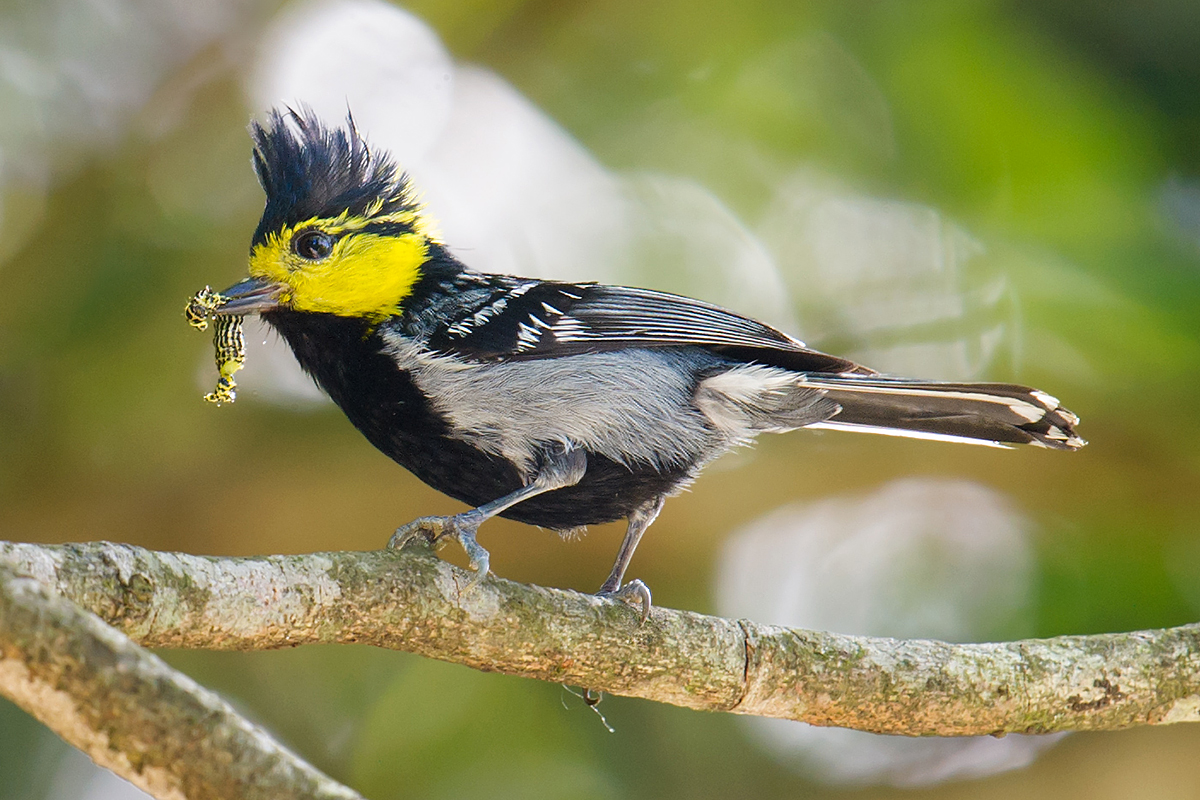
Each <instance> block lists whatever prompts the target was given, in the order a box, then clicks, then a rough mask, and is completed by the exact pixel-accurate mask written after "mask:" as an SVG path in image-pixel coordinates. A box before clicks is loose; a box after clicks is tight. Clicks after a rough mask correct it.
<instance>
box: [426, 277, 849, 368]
mask: <svg viewBox="0 0 1200 800" xmlns="http://www.w3.org/2000/svg"><path fill="white" fill-rule="evenodd" d="M448 289H450V291H451V292H452V293H453V294H454V296H455V297H456V302H455V304H454V306H453V307H454V309H455V313H454V314H453V315H449V318H448V316H447V315H446V313H445V312H446V310H447V309H448V308H449V307H450V305H449V303H446V304H439V305H440V307H441V310H442V313H441V314H439V315H438V316H439V318H440V320H439V324H438V325H437V326H436V328H435V329H433V330H428V339H427V341H428V344H429V346H430V347H431V348H433V349H435V350H439V351H442V352H448V353H454V354H457V355H461V356H464V357H467V358H472V359H482V360H506V361H509V360H526V359H542V358H557V357H560V356H568V355H577V354H579V353H594V352H600V351H605V350H619V349H623V348H628V347H681V346H698V347H705V348H707V349H710V350H712V351H714V352H719V353H722V354H725V355H728V356H730V357H731V358H736V359H740V360H745V361H757V362H759V363H764V364H771V365H775V366H782V367H786V368H788V369H795V370H800V371H806V372H833V373H846V372H852V373H866V374H870V373H871V370H868V369H866V368H865V367H860V366H858V365H857V364H855V363H853V362H851V361H846V360H845V359H841V358H835V357H834V356H829V355H826V354H824V353H819V352H817V351H816V350H810V349H808V348H806V347H805V346H804V343H803V342H800V341H797V340H796V339H793V338H792V337H790V336H788V335H786V334H784V333H781V332H779V331H777V330H775V329H774V328H772V327H770V326H768V325H764V324H763V323H761V322H758V321H756V320H753V319H750V318H749V317H743V316H741V315H740V314H735V313H733V312H732V311H726V310H725V309H723V308H720V307H719V306H714V305H711V304H709V303H704V302H701V301H699V300H693V299H691V298H688V297H681V296H679V295H673V294H667V293H665V292H656V291H651V290H649V289H633V288H628V287H624V286H602V285H598V284H586V283H559V282H555V281H538V280H531V279H524V278H513V277H509V276H504V275H484V274H480V273H464V274H463V275H461V276H459V277H458V279H457V281H456V282H455V285H454V286H453V287H448ZM464 301H465V302H464Z"/></svg>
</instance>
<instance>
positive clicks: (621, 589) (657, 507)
mask: <svg viewBox="0 0 1200 800" xmlns="http://www.w3.org/2000/svg"><path fill="white" fill-rule="evenodd" d="M666 499H667V498H665V497H658V498H655V499H654V500H651V501H650V502H649V503H646V505H644V506H642V507H641V508H638V509H635V510H634V512H633V513H632V514H630V515H629V527H628V528H626V529H625V538H624V539H622V540H621V549H620V550H618V551H617V560H616V561H615V562H614V563H613V568H612V572H610V573H609V574H608V580H606V581H605V582H604V585H603V586H601V587H600V591H598V592H596V594H598V595H600V596H602V597H612V598H615V599H618V600H624V601H625V602H627V603H633V604H634V605H639V606H641V608H642V621H643V622H645V620H646V617H648V616H650V589H649V588H648V587H647V586H646V584H644V583H642V582H641V581H639V580H637V579H636V578H635V579H634V580H631V581H630V582H629V583H627V584H625V585H624V586H622V585H621V581H622V579H624V577H625V570H626V569H628V568H629V562H630V560H631V559H632V558H633V551H634V550H636V549H637V546H638V542H640V541H641V540H642V534H643V533H645V532H646V529H647V528H649V527H650V523H652V522H654V520H655V518H656V517H658V512H660V511H662V507H663V503H664V502H666Z"/></svg>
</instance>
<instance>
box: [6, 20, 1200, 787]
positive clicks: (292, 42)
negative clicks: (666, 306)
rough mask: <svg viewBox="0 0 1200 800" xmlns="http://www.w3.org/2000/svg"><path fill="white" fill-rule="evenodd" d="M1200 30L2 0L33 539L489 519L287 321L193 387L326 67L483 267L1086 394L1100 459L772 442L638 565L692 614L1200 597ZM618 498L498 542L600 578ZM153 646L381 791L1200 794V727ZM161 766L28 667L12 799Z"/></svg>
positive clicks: (906, 610) (983, 614) (305, 539)
mask: <svg viewBox="0 0 1200 800" xmlns="http://www.w3.org/2000/svg"><path fill="white" fill-rule="evenodd" d="M1198 51H1200V6H1198V5H1197V4H1195V3H1192V2H1187V0H1145V2H1141V3H1137V4H1116V3H1073V2H1068V0H1041V1H1040V2H1027V1H1026V0H944V1H939V0H922V1H921V2H912V1H905V2H901V1H900V0H878V1H875V2H869V1H867V0H862V1H861V2H834V1H833V0H830V1H829V2H791V1H790V0H788V1H787V2H784V1H783V0H768V1H767V2H761V3H753V4H749V3H747V4H738V3H729V2H715V1H714V0H687V2H680V1H679V0H666V2H658V3H644V2H632V0H602V1H601V2H561V1H556V2H548V1H547V0H494V1H492V2H489V0H466V1H464V2H459V3H438V2H433V0H418V1H417V2H413V3H410V4H406V5H404V6H400V5H387V4H385V3H384V2H382V0H321V1H320V2H307V3H280V2H278V1H277V0H215V1H214V2H208V3H193V2H190V1H189V0H157V2H154V1H152V0H9V2H5V3H3V4H2V6H0V219H2V224H0V286H2V287H3V288H2V291H0V536H2V537H3V538H6V539H14V540H23V541H39V542H63V541H79V540H92V539H111V540H119V541H125V542H132V543H136V544H139V545H144V546H147V547H152V548H160V549H174V550H184V551H188V552H193V553H212V554H230V555H236V554H259V553H284V552H305V551H314V550H332V549H372V548H377V547H380V546H381V545H382V544H383V543H384V542H385V541H386V540H387V537H388V536H389V535H390V533H391V531H392V530H393V529H394V528H395V527H396V526H397V525H398V524H400V523H403V522H405V521H407V520H409V519H411V518H413V517H415V516H417V515H421V514H432V513H451V512H454V511H457V510H460V509H459V507H458V506H457V505H456V504H455V503H454V502H453V501H450V500H448V499H447V498H445V497H442V496H440V495H438V494H437V493H435V492H434V491H432V490H431V489H428V488H426V487H424V486H423V485H421V484H420V483H418V482H417V481H416V479H414V478H413V477H412V476H410V475H409V474H407V473H406V472H404V471H403V470H402V469H400V468H399V467H397V466H395V465H394V464H392V463H391V462H390V461H388V460H387V459H386V458H385V457H384V456H382V455H380V454H379V453H377V452H376V451H374V450H373V449H372V448H371V447H370V446H369V445H368V444H367V443H366V442H365V441H364V440H363V439H362V438H361V437H360V436H359V435H358V434H357V433H356V432H355V431H354V430H353V429H352V428H351V426H350V425H349V424H348V423H347V422H346V421H345V420H344V419H343V418H342V416H341V415H340V414H339V413H338V412H336V410H334V409H333V408H332V406H330V405H329V404H328V403H327V402H325V401H323V400H322V399H321V398H320V396H319V395H318V394H317V393H316V392H315V391H314V390H313V388H312V387H311V386H310V385H309V384H308V383H307V381H306V379H305V378H304V377H303V376H302V375H300V374H299V373H298V371H297V370H296V368H295V367H294V365H293V364H292V363H291V361H290V356H289V355H288V354H287V353H286V352H285V351H283V350H281V348H280V346H279V344H278V342H276V341H274V340H273V339H272V338H271V337H270V336H269V335H268V334H266V333H264V332H263V331H261V329H255V328H252V329H251V330H250V344H251V350H250V360H249V364H248V366H247V369H246V370H245V372H244V373H243V375H244V376H245V378H244V380H243V381H242V383H243V387H244V389H243V391H242V392H241V395H240V398H239V400H238V402H237V403H236V405H233V406H226V407H223V408H214V407H213V406H210V405H208V404H205V403H203V402H202V401H201V399H200V397H201V394H203V392H205V391H207V390H208V389H210V388H211V385H212V380H213V376H214V370H213V367H212V366H211V360H212V352H211V345H210V342H209V339H208V337H207V336H203V335H199V334H197V333H196V332H195V331H193V330H191V329H190V328H188V326H187V325H186V324H185V322H184V320H183V316H182V313H181V312H182V308H183V304H184V302H185V301H186V300H187V298H188V297H189V296H190V295H191V294H192V293H193V292H195V291H196V290H198V289H199V288H201V287H202V286H204V285H205V284H212V285H213V286H214V287H218V288H220V287H224V286H227V285H229V284H231V283H233V282H235V281H236V280H238V279H239V278H240V276H242V275H243V274H244V271H245V256H246V249H247V246H248V242H249V236H250V233H251V231H252V230H253V228H254V226H255V224H256V222H257V218H258V214H259V212H260V211H261V206H262V197H261V193H260V191H259V189H258V187H257V186H256V184H255V181H254V178H253V175H252V172H251V169H250V166H249V153H250V145H249V139H248V137H247V135H246V125H247V123H248V121H249V119H250V118H251V117H252V116H258V117H259V118H261V116H262V114H263V113H264V112H265V110H266V109H268V108H270V107H272V106H274V105H277V104H280V103H285V102H286V103H295V102H305V103H308V104H310V105H312V106H313V107H314V108H316V109H317V110H318V111H320V112H321V113H322V114H324V115H325V116H326V117H327V118H329V119H330V120H331V121H336V120H339V119H341V118H343V117H344V116H345V113H346V110H347V108H349V109H351V110H352V111H353V113H354V115H355V118H356V120H357V122H358V125H359V127H360V129H362V130H363V131H364V132H365V133H366V135H367V136H368V137H369V139H370V140H371V141H372V142H373V143H374V144H376V145H378V146H381V147H386V148H389V149H391V150H392V151H393V152H394V154H395V155H396V157H397V158H398V159H399V160H400V161H401V163H402V164H403V165H404V166H405V168H406V169H407V170H408V171H409V172H410V173H411V174H412V176H413V178H414V179H415V180H416V181H417V183H418V184H419V186H420V187H421V188H422V190H423V192H424V197H425V199H426V200H427V202H428V203H429V206H430V208H431V211H432V213H433V215H434V216H435V217H436V218H437V219H438V220H439V222H440V225H441V230H442V232H443V235H444V238H445V240H446V241H447V242H448V243H449V244H450V245H451V246H452V249H454V250H455V252H456V253H457V254H458V255H459V256H460V257H461V258H463V259H464V260H465V261H467V262H468V263H469V264H471V265H472V266H475V267H476V268H479V269H488V270H498V271H509V272H515V273H518V274H527V275H537V276H553V277H560V278H569V279H594V280H601V281H609V282H622V283H633V284H637V285H643V286H650V287H654V288H660V289H666V290H672V291H679V292H684V293H688V294H691V295H694V296H699V297H703V298H705V299H708V300H711V301H714V302H719V303H722V304H724V305H726V306H729V307H732V308H734V309H736V310H739V311H742V312H744V313H749V314H753V315H756V316H759V317H761V318H764V319H766V320H768V321H770V322H772V323H774V324H777V325H780V326H783V327H785V328H786V329H787V330H789V331H790V332H792V333H795V334H798V335H800V336H801V337H802V338H804V339H805V340H806V341H808V342H809V343H810V344H812V345H814V346H817V347H820V348H822V349H827V350H832V351H834V352H838V353H839V354H844V355H849V356H852V357H855V358H857V359H860V360H863V361H865V362H866V363H868V364H869V365H871V366H873V367H876V368H878V369H881V370H886V371H893V372H900V373H906V374H910V375H918V376H922V377H932V378H952V379H986V380H1012V381H1019V382H1022V383H1027V384H1031V385H1035V386H1038V387H1041V388H1043V389H1045V390H1047V391H1049V392H1051V393H1052V394H1055V395H1056V396H1058V397H1060V398H1062V399H1063V400H1064V402H1065V404H1066V405H1067V406H1068V407H1069V408H1071V409H1072V410H1074V411H1076V412H1077V413H1079V414H1080V416H1081V417H1082V418H1083V425H1082V428H1081V432H1082V433H1083V435H1084V436H1085V437H1087V438H1088V439H1090V440H1091V442H1092V444H1091V445H1090V446H1089V447H1088V448H1086V449H1085V450H1083V451H1082V452H1080V453H1076V454H1067V453H1058V452H1049V451H1042V450H1037V449H1033V448H1026V449H1023V450H1020V451H1008V452H1006V451H998V450H991V449H986V448H970V447H960V446H951V445H945V444H938V443H930V442H917V441H907V440H896V439H887V438H883V437H866V436H856V435H851V434H843V433H835V432H827V433H815V432H799V433H794V434H790V435H787V436H771V437H766V438H765V439H764V440H763V441H761V442H760V444H759V446H758V447H757V448H756V449H754V450H747V451H742V452H738V453H735V454H733V455H731V456H729V457H727V458H725V459H722V460H721V461H719V462H717V463H716V464H713V465H712V466H711V467H710V468H709V469H708V470H707V471H706V472H705V474H704V476H703V477H702V478H701V479H700V480H699V481H698V482H697V484H696V485H695V487H694V489H693V490H692V491H691V492H689V493H687V494H685V495H683V496H680V497H678V498H675V499H673V500H672V501H670V502H669V503H668V504H667V507H666V510H665V511H664V512H663V515H662V517H661V518H660V520H659V521H658V523H657V524H656V525H655V526H654V528H653V530H652V532H651V533H650V534H649V536H648V537H647V538H646V540H645V542H644V543H643V544H642V546H641V548H640V549H639V551H638V554H637V557H636V558H635V560H634V563H633V566H632V569H631V572H630V575H631V577H638V578H641V579H643V580H645V581H646V582H647V583H648V584H649V585H650V586H651V587H652V588H653V590H654V596H655V600H656V602H657V603H659V604H661V605H667V606H673V607H679V608H688V609H694V610H698V611H704V612H711V613H720V614H726V615H744V616H748V617H751V618H754V619H756V620H759V621H762V622H774V623H781V624H790V625H802V626H808V627H815V628H823V629H831V630H838V631H842V632H848V633H868V634H881V635H893V636H932V637H938V638H942V639H947V640H951V641H971V640H988V639H996V638H1014V637H1023V636H1053V635H1057V634H1066V633H1094V632H1102V631H1121V630H1130V629H1139V628H1150V627H1160V626H1170V625H1177V624H1182V623H1185V622H1190V621H1195V620H1197V619H1200V500H1198V499H1197V497H1198V489H1200V456H1198V455H1197V453H1200V446H1198V445H1200V441H1198V439H1200V424H1197V422H1196V414H1195V409H1196V401H1195V398H1196V397H1197V392H1198V391H1200V343H1198V341H1197V322H1198V317H1200V312H1198V311H1197V308H1198V305H1200V91H1197V88H1198V86H1200V60H1197V59H1196V56H1195V54H1196V53H1197V52H1198ZM239 379H241V376H239ZM621 533H622V530H621V526H619V525H613V526H603V527H599V528H594V529H593V530H591V531H590V532H589V534H588V535H587V537H586V538H584V539H583V540H581V541H572V542H563V541H560V540H559V539H558V538H557V537H556V536H554V535H553V534H551V533H549V532H545V531H540V530H537V529H534V528H527V527H524V526H521V525H517V524H515V523H509V522H507V521H496V522H492V523H489V524H488V525H487V526H485V528H484V529H483V532H482V542H483V544H484V545H485V546H486V547H487V548H488V549H489V550H490V551H491V553H492V568H493V570H494V571H495V572H496V573H497V574H499V575H501V576H504V577H507V578H512V579H515V580H521V581H532V582H536V583H541V584H546V585H552V586H563V587H572V588H577V589H580V590H585V591H593V590H595V589H596V588H597V587H598V586H599V583H600V582H601V580H602V579H603V577H604V576H605V575H606V574H607V570H608V567H609V565H610V563H611V559H612V556H613V554H614V553H615V550H616V547H617V544H618V542H619V540H620V536H621ZM454 550H455V549H454V548H447V550H446V553H445V555H446V556H447V557H448V558H451V559H456V558H459V554H458V553H457V552H455V551H454ZM163 655H164V656H165V657H166V658H167V659H168V660H169V661H170V662H171V663H172V664H174V665H176V666H177V667H179V668H180V669H183V670H185V671H186V672H187V673H189V674H190V675H192V676H194V677H195V678H197V679H198V680H200V681H201V682H202V683H204V684H206V685H208V686H210V687H212V688H214V689H216V690H218V691H220V692H221V693H222V694H223V695H224V696H225V697H227V698H228V699H229V700H230V701H231V702H232V703H234V704H235V706H237V707H238V708H239V709H240V710H242V711H243V712H244V713H245V714H247V715H248V716H250V717H251V718H253V719H255V720H256V721H258V722H260V723H262V724H263V725H265V726H266V727H268V728H269V729H270V730H271V731H273V732H274V733H275V734H276V735H277V736H278V737H280V738H281V739H282V740H283V741H284V742H286V743H287V744H288V745H290V746H292V747H293V748H295V749H296V750H298V751H299V752H300V753H302V754H303V755H304V756H305V757H306V758H308V759H309V760H311V761H312V762H313V763H314V764H316V765H317V766H318V767H320V768H321V769H323V770H326V771H327V772H329V773H330V774H331V775H333V776H334V777H336V778H337V779H339V780H341V781H344V782H347V783H349V784H350V785H352V786H353V787H355V788H356V789H358V790H359V791H361V792H363V793H364V794H365V795H367V796H368V797H371V798H375V799H376V800H382V799H383V798H408V797H421V798H423V797H488V798H502V797H522V798H542V797H545V798H558V797H570V798H624V797H646V798H674V797H694V798H709V797H711V798H727V797H737V796H750V797H760V798H774V797H797V796H799V797H814V798H841V797H852V798H880V799H881V800H882V799H883V798H892V797H904V798H922V800H923V799H924V798H975V797H979V798H991V797H996V798H999V797H1011V796H1022V797H1031V798H1042V797H1045V798H1049V797H1054V798H1085V797H1086V798H1110V797H1111V798H1117V797H1120V798H1125V797H1155V798H1194V797H1197V796H1200V773H1197V771H1196V770H1195V758H1196V753H1197V752H1200V727H1197V726H1177V727H1173V728H1164V729H1161V730H1148V729H1147V730H1135V731H1129V732H1123V733H1108V734H1087V735H1075V736H1070V737H1066V738H1061V737H1008V738H1006V739H1003V740H993V739H985V740H960V741H951V740H919V741H914V740H908V739H897V738H892V737H877V736H871V735H867V734H855V733H851V732H845V731H824V730H815V729H811V728H806V727H804V726H802V725H799V724H792V723H778V722H773V721H762V720H742V719H736V718H733V717H731V716H721V715H708V714H698V713H694V712H690V711H684V710H681V709H676V708H670V707H663V706H657V705H654V704H651V703H646V702H640V701H630V700H624V699H621V698H606V699H605V700H604V702H603V703H601V705H600V706H599V710H600V711H601V712H603V715H604V718H605V719H606V720H607V724H608V725H610V726H611V727H612V728H613V729H614V730H615V732H614V733H610V732H609V731H608V730H607V729H606V727H605V724H604V722H603V721H602V720H601V719H600V718H599V717H598V716H597V715H595V714H593V713H592V711H590V710H589V709H587V708H586V707H585V706H584V704H583V702H582V701H581V700H580V699H579V698H578V697H577V696H575V695H574V694H572V693H571V692H570V691H568V690H566V689H564V688H562V687H558V686H554V685H547V684H542V683H536V682H532V681H523V680H520V679H514V678H507V677H501V676H495V675H483V674H479V673H474V672H471V671H469V670H467V669H465V668H462V667H457V666H452V665H446V664H441V663H436V662H431V661H426V660H421V659H418V658H415V657H411V656H408V655H405V654H397V653H391V652H384V651H378V650H372V649H369V648H365V647H337V648H315V647H310V648H304V649H301V650H297V651H292V652H278V653H252V654H242V653H195V652H167V653H164V654H163ZM137 796H138V793H137V792H136V791H135V790H133V789H132V788H131V787H129V786H128V785H127V784H124V783H123V782H121V781H119V780H117V779H115V778H113V777H111V776H109V775H108V774H107V773H103V772H101V771H99V770H97V769H95V768H94V767H92V766H91V765H90V762H88V761H87V760H86V759H85V758H84V757H82V756H80V755H79V754H77V753H74V752H72V751H70V750H69V748H67V747H66V746H65V745H64V744H62V743H61V742H60V741H59V740H58V739H57V738H56V737H55V736H54V735H53V734H51V733H49V732H48V731H46V730H45V729H43V728H42V727H41V726H40V725H38V724H37V723H36V722H34V721H33V720H31V719H30V718H29V717H27V716H26V715H24V714H23V713H22V712H20V711H19V710H17V709H16V708H15V707H13V706H11V705H9V704H7V703H6V702H4V701H2V700H0V797H4V798H22V799H24V798H30V800H34V799H38V798H85V797H86V798H91V799H92V800H101V799H102V798H132V797H137Z"/></svg>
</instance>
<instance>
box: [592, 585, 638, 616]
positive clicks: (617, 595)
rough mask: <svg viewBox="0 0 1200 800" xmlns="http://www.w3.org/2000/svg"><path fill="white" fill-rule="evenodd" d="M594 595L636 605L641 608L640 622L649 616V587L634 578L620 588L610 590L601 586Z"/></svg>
mask: <svg viewBox="0 0 1200 800" xmlns="http://www.w3.org/2000/svg"><path fill="white" fill-rule="evenodd" d="M596 596H597V597H607V598H610V599H612V600H621V601H623V602H625V603H628V604H629V605H631V606H638V607H639V608H641V610H642V622H645V621H646V619H647V618H648V617H649V616H650V605H651V603H650V587H648V586H647V585H646V584H644V583H642V582H641V581H639V580H637V579H636V578H635V579H633V580H631V581H630V582H629V583H627V584H625V585H624V586H622V587H621V588H620V589H611V590H610V589H605V588H601V589H600V591H598V592H596Z"/></svg>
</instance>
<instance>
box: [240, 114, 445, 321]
mask: <svg viewBox="0 0 1200 800" xmlns="http://www.w3.org/2000/svg"><path fill="white" fill-rule="evenodd" d="M251 134H252V135H253V137H254V169H255V171H256V172H257V173H258V180H259V182H260V183H261V184H262V187H263V190H264V191H265V192H266V195H267V205H266V209H265V210H264V211H263V215H262V220H261V221H260V222H259V223H258V229H257V230H256V231H255V232H254V240H253V242H252V243H251V246H250V270H249V271H250V277H249V278H248V279H247V280H244V281H242V282H241V283H238V284H236V285H234V286H231V287H230V288H229V289H227V290H225V291H224V292H222V294H223V295H225V296H226V297H228V298H229V302H228V303H226V304H225V305H224V306H222V307H221V308H220V309H219V311H218V312H217V313H221V314H247V313H253V312H259V313H261V312H267V311H272V310H275V309H279V308H286V309H291V310H293V311H300V312H312V313H326V314H336V315H338V316H343V317H361V318H365V319H367V320H370V321H372V322H379V321H381V320H383V319H386V318H387V317H389V316H391V315H393V314H396V313H398V312H399V310H400V307H401V304H402V303H403V301H404V299H405V298H406V297H407V296H408V295H409V294H410V293H411V292H412V289H413V286H414V285H415V284H416V282H417V280H418V279H419V278H420V275H421V266H422V264H424V263H425V261H426V259H427V258H428V255H429V249H430V246H431V245H432V243H433V241H434V239H433V237H432V233H431V230H430V226H429V224H428V221H427V218H426V217H425V216H424V215H423V214H422V209H421V206H420V204H419V203H418V202H417V199H416V198H415V197H414V195H413V192H412V189H411V187H410V186H409V183H408V180H407V178H406V177H405V175H404V174H403V173H401V172H400V170H399V169H398V168H397V167H396V165H395V164H394V163H393V162H392V160H391V158H390V157H388V155H387V154H385V153H381V152H372V151H371V150H370V149H369V148H368V147H367V144H366V142H365V141H363V139H362V137H361V136H359V134H358V131H357V130H355V127H354V122H353V120H352V119H349V118H348V119H347V124H346V126H345V127H344V128H327V127H325V126H324V125H323V124H322V123H321V121H320V120H319V119H318V118H317V117H316V116H315V114H313V113H312V112H311V111H307V110H301V111H293V110H288V111H286V112H281V111H273V112H272V113H271V114H270V116H269V118H268V120H267V123H266V124H265V125H260V124H258V123H255V124H254V125H253V126H252V127H251Z"/></svg>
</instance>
